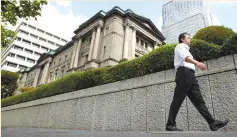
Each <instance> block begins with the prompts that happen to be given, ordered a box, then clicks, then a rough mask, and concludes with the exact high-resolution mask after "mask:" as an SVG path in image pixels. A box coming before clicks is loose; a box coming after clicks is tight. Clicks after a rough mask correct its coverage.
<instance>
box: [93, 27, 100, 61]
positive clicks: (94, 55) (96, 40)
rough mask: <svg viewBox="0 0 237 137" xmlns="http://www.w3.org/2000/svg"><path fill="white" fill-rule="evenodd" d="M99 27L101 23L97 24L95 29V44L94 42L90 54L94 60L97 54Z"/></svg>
mask: <svg viewBox="0 0 237 137" xmlns="http://www.w3.org/2000/svg"><path fill="white" fill-rule="evenodd" d="M101 27H102V25H99V26H97V30H96V37H95V44H94V48H93V54H92V59H95V60H96V59H97V54H98V48H99V42H100V32H101Z"/></svg>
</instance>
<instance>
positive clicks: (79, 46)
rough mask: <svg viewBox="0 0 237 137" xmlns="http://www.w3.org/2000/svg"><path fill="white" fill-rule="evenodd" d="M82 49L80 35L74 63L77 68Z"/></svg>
mask: <svg viewBox="0 0 237 137" xmlns="http://www.w3.org/2000/svg"><path fill="white" fill-rule="evenodd" d="M80 50H81V38H80V37H79V38H78V42H77V48H76V55H75V59H74V63H73V68H77V65H78V59H79V55H80Z"/></svg>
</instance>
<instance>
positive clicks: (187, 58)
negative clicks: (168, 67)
mask: <svg viewBox="0 0 237 137" xmlns="http://www.w3.org/2000/svg"><path fill="white" fill-rule="evenodd" d="M185 61H186V62H189V63H192V64H194V65H196V66H198V67H199V68H200V69H202V70H205V69H207V66H206V65H205V64H203V63H201V62H198V61H197V60H195V59H192V58H191V57H190V56H187V57H186V58H185Z"/></svg>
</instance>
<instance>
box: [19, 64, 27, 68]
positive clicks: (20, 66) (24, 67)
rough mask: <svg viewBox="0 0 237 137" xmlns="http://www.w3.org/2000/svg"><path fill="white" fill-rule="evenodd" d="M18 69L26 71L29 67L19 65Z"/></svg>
mask: <svg viewBox="0 0 237 137" xmlns="http://www.w3.org/2000/svg"><path fill="white" fill-rule="evenodd" d="M18 68H19V69H26V68H27V67H26V66H23V65H19V67H18Z"/></svg>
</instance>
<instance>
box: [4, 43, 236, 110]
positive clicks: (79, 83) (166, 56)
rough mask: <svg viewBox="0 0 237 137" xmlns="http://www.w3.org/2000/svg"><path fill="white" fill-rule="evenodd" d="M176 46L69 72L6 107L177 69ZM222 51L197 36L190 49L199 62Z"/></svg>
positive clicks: (6, 102) (7, 101) (9, 101)
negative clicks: (102, 65)
mask: <svg viewBox="0 0 237 137" xmlns="http://www.w3.org/2000/svg"><path fill="white" fill-rule="evenodd" d="M230 42H232V41H230ZM176 45H177V44H176V43H173V44H168V45H164V46H161V47H160V48H157V49H155V50H153V51H151V52H150V53H149V54H145V55H144V56H141V57H138V58H135V59H132V60H127V61H123V62H121V63H119V64H117V65H115V66H112V67H103V68H94V69H90V70H86V71H80V72H74V73H72V74H68V75H67V76H65V77H63V78H60V79H58V80H56V81H53V82H51V83H47V84H44V85H42V86H40V87H38V88H35V89H32V90H30V92H25V93H22V94H20V95H15V96H12V97H9V98H6V99H2V107H5V106H9V105H13V104H18V103H22V102H27V101H31V100H35V99H40V98H44V97H49V96H54V95H58V94H63V93H68V92H72V91H75V90H80V89H84V88H89V87H93V86H98V85H102V84H106V83H111V82H115V81H120V80H125V79H129V78H133V77H138V76H142V75H146V74H150V73H154V72H158V71H163V70H167V69H172V68H174V66H173V58H174V49H175V46H176ZM220 51H221V50H220V47H219V46H217V45H215V44H210V43H208V42H206V41H204V40H198V39H193V40H192V42H191V48H190V52H191V53H192V54H193V56H194V58H195V59H197V60H199V61H204V60H208V59H212V58H217V57H220V55H221V54H220V53H221V52H220ZM235 53H237V52H235Z"/></svg>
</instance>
